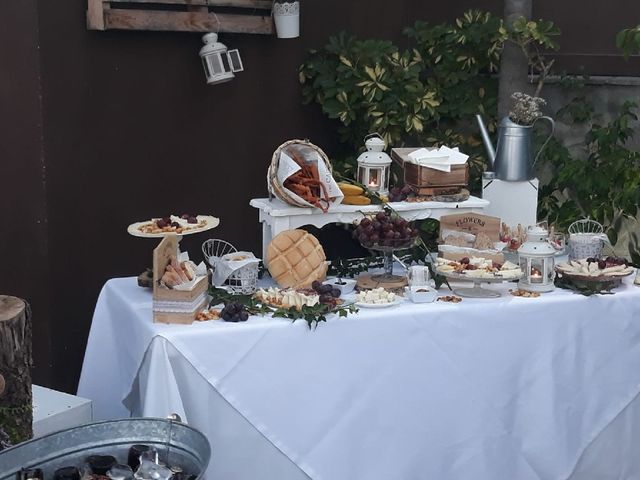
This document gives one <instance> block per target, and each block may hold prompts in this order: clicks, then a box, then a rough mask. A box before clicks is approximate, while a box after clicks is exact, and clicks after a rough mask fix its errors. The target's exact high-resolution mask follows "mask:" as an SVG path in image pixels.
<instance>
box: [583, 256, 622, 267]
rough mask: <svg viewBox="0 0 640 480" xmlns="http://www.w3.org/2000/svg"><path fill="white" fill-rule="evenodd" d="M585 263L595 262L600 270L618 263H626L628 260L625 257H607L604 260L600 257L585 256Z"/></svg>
mask: <svg viewBox="0 0 640 480" xmlns="http://www.w3.org/2000/svg"><path fill="white" fill-rule="evenodd" d="M587 263H597V264H598V268H599V269H600V270H604V269H605V268H609V267H617V266H620V265H628V262H627V260H626V259H625V258H621V257H611V256H610V257H607V258H605V259H604V260H603V259H601V258H595V257H589V258H587Z"/></svg>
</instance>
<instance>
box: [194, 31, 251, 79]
mask: <svg viewBox="0 0 640 480" xmlns="http://www.w3.org/2000/svg"><path fill="white" fill-rule="evenodd" d="M202 41H203V42H204V46H203V47H202V48H201V49H200V57H201V58H202V66H203V67H204V74H205V75H206V77H207V83H208V84H209V85H215V84H216V83H224V82H228V81H229V80H232V79H233V78H234V77H235V75H234V73H235V72H242V71H243V70H244V67H243V65H242V59H241V58H240V52H239V51H238V50H228V49H227V46H226V45H225V44H224V43H220V42H218V34H217V33H207V34H206V35H204V36H203V37H202Z"/></svg>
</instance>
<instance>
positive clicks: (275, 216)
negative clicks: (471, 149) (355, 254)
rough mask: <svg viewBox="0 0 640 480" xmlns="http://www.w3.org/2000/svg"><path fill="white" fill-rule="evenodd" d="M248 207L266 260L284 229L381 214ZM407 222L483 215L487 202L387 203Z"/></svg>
mask: <svg viewBox="0 0 640 480" xmlns="http://www.w3.org/2000/svg"><path fill="white" fill-rule="evenodd" d="M249 204H250V205H251V206H252V207H254V208H257V209H258V211H259V212H260V213H259V217H260V218H259V220H260V223H262V258H263V259H266V258H267V247H268V246H269V243H271V240H272V239H273V237H275V236H276V235H277V234H278V233H280V232H283V231H285V230H291V229H294V228H300V227H303V226H305V225H313V226H314V227H318V228H322V227H324V226H325V225H328V224H330V223H353V221H354V220H360V219H362V215H363V213H364V214H368V213H375V212H379V211H382V205H333V206H331V208H329V211H328V212H326V213H324V212H322V210H319V209H317V208H300V207H292V206H291V205H288V204H286V203H284V202H283V201H282V200H278V199H277V198H273V199H268V198H254V199H253V200H251V202H249ZM389 205H390V206H391V207H392V208H393V209H394V210H395V211H396V212H397V213H398V214H399V215H400V216H401V217H403V218H404V219H406V220H408V221H414V220H425V219H427V218H433V219H435V220H439V219H440V217H442V216H443V215H449V214H452V213H471V212H474V213H482V211H483V209H485V208H486V207H487V206H488V205H489V201H488V200H483V199H482V198H477V197H473V196H471V197H469V199H468V200H465V201H464V202H393V203H390V204H389Z"/></svg>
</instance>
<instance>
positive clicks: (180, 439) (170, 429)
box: [0, 418, 211, 480]
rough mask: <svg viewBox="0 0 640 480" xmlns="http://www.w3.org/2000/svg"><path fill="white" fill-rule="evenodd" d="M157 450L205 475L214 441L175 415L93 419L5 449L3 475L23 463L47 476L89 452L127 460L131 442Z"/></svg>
mask: <svg viewBox="0 0 640 480" xmlns="http://www.w3.org/2000/svg"><path fill="white" fill-rule="evenodd" d="M135 444H144V445H150V446H153V447H155V448H156V449H157V451H158V453H159V456H160V459H161V460H162V461H163V462H165V463H166V464H167V465H171V466H173V465H177V466H180V467H181V468H182V469H183V471H184V472H187V473H190V474H193V475H197V478H198V479H201V478H203V475H204V472H205V470H206V468H207V465H208V464H209V459H210V458H211V446H210V445H209V441H208V440H207V438H206V437H205V436H204V435H203V434H202V433H200V432H199V431H198V430H196V429H194V428H192V427H190V426H188V425H185V424H183V423H179V422H176V421H173V420H167V419H156V418H137V419H124V420H112V421H107V422H98V423H90V424H87V425H83V426H80V427H76V428H71V429H68V430H62V431H59V432H56V433H52V434H50V435H46V436H44V437H41V438H36V439H34V440H30V441H28V442H25V443H21V444H19V445H16V446H15V447H11V448H9V449H7V450H4V451H2V452H0V480H15V479H16V472H18V471H19V470H20V469H21V468H41V469H42V470H43V472H44V477H45V479H49V478H53V472H54V471H55V470H56V469H58V468H61V467H66V466H82V465H83V464H84V462H85V459H86V458H87V457H88V456H90V455H113V456H114V457H116V459H117V460H118V461H119V462H120V463H124V464H126V463H127V455H128V452H129V448H130V447H131V445H135Z"/></svg>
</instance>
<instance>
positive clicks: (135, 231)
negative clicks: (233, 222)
mask: <svg viewBox="0 0 640 480" xmlns="http://www.w3.org/2000/svg"><path fill="white" fill-rule="evenodd" d="M196 218H197V219H198V223H200V222H202V221H205V222H206V224H205V225H204V226H202V227H197V228H192V229H190V230H187V231H185V232H182V233H176V232H162V233H143V232H141V231H140V230H139V228H140V227H141V226H142V225H145V224H148V223H150V222H152V221H153V219H150V220H145V221H144V222H136V223H132V224H131V225H129V226H128V227H127V232H128V233H129V235H133V236H134V237H142V238H163V237H166V236H167V235H179V236H182V235H192V234H194V233H201V232H206V231H207V230H211V229H212V228H216V227H217V226H218V225H220V219H219V218H217V217H213V216H211V215H197V216H196Z"/></svg>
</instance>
